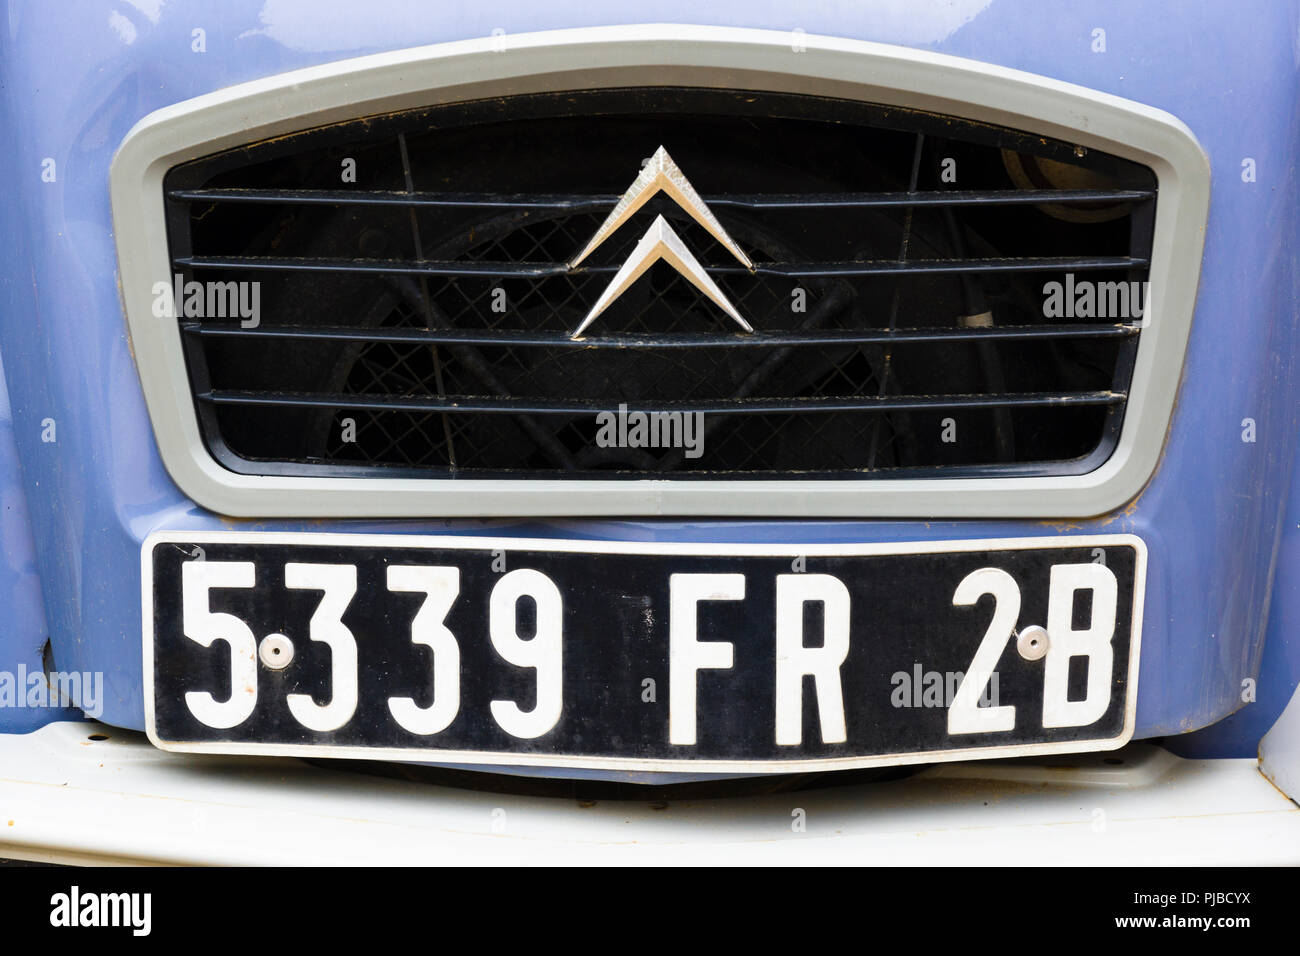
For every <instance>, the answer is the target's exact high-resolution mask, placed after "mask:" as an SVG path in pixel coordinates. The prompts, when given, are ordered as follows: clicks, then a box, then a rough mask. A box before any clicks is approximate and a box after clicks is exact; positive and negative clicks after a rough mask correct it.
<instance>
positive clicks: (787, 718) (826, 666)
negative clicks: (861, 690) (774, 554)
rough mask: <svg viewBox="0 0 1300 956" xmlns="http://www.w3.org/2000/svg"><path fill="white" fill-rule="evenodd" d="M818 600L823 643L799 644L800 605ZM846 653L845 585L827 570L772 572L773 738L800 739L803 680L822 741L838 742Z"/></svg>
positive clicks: (842, 729) (780, 741) (794, 741)
mask: <svg viewBox="0 0 1300 956" xmlns="http://www.w3.org/2000/svg"><path fill="white" fill-rule="evenodd" d="M809 601H820V602H821V603H822V607H823V613H822V630H823V637H822V646H821V647H805V646H804V643H803V638H804V634H803V606H804V604H806V603H807V602H809ZM848 656H849V589H848V588H846V587H845V586H844V582H842V581H841V580H840V579H839V578H836V577H832V576H831V575H829V574H778V575H777V576H776V742H777V743H778V744H783V745H787V746H789V745H795V744H800V743H803V679H804V675H806V674H811V675H812V678H813V686H814V687H815V688H816V689H817V711H818V714H819V716H820V723H821V728H822V743H827V744H842V743H844V741H845V739H847V732H846V730H845V725H844V689H843V687H842V686H841V684H840V667H841V666H842V665H843V664H844V659H845V658H846V657H848Z"/></svg>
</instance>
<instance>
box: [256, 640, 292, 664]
mask: <svg viewBox="0 0 1300 956" xmlns="http://www.w3.org/2000/svg"><path fill="white" fill-rule="evenodd" d="M257 656H258V657H260V658H261V659H262V663H263V664H265V665H266V666H267V667H269V668H271V670H273V671H278V670H283V669H284V668H286V667H288V666H289V662H290V661H292V660H293V641H291V640H289V639H288V638H287V637H285V636H284V635H283V634H268V635H266V637H264V638H262V643H261V644H259V645H258V647H257Z"/></svg>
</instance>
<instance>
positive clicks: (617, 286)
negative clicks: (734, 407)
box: [569, 146, 754, 339]
mask: <svg viewBox="0 0 1300 956" xmlns="http://www.w3.org/2000/svg"><path fill="white" fill-rule="evenodd" d="M660 192H662V193H664V194H666V195H668V196H670V197H672V199H673V200H674V201H676V203H677V205H678V206H680V207H681V208H682V209H683V210H684V211H685V212H687V213H688V214H690V217H691V218H692V219H694V220H695V221H696V222H697V223H699V224H700V225H701V226H703V227H704V228H705V230H707V231H708V233H709V235H711V236H713V238H714V239H716V240H718V242H719V243H721V245H722V247H723V248H724V249H726V250H727V251H728V252H730V253H731V254H732V255H733V256H735V257H736V259H737V260H739V262H740V264H741V265H743V266H744V267H745V268H746V269H751V270H752V269H753V268H754V264H753V263H752V262H751V261H750V260H749V256H747V255H745V253H744V252H742V251H741V250H740V247H739V246H737V245H736V243H735V242H734V241H733V240H732V238H731V237H730V236H729V235H727V230H725V229H723V228H722V223H720V222H718V220H717V217H716V216H714V215H713V213H712V212H711V211H710V210H709V207H708V206H707V205H705V203H704V200H703V199H701V198H700V194H699V193H697V192H696V191H695V188H694V187H693V186H692V185H691V184H690V181H689V180H687V178H686V176H685V175H684V174H683V173H682V171H681V169H680V168H679V167H678V166H677V164H676V163H674V162H673V160H672V157H671V156H669V155H668V150H666V149H664V148H663V147H662V146H660V147H659V148H658V149H657V150H655V153H654V155H653V156H651V157H650V161H649V162H647V163H646V164H645V167H644V168H643V169H642V170H641V173H640V175H639V176H637V178H636V180H635V181H634V182H633V183H632V185H631V186H629V187H628V190H627V192H625V193H623V195H622V196H621V197H619V200H618V203H617V204H616V205H615V206H614V209H613V211H612V212H611V213H610V214H609V216H608V217H606V219H605V221H604V222H603V223H601V224H600V228H599V229H597V230H596V234H595V235H593V236H592V237H591V241H590V242H588V243H587V245H586V247H585V248H584V249H583V250H582V251H581V252H580V253H578V255H577V256H575V257H574V259H573V260H572V261H571V262H570V263H569V267H570V268H573V267H574V266H577V265H578V264H579V263H580V262H582V261H583V260H584V259H586V258H587V257H588V256H589V255H591V254H592V252H594V251H595V250H596V248H597V247H598V246H599V245H600V244H601V243H602V242H604V241H605V240H606V239H608V238H609V237H610V236H611V235H613V234H614V232H615V231H616V230H617V229H618V228H619V227H620V226H621V225H623V223H625V222H627V220H629V219H630V218H632V216H633V214H635V213H636V211H637V210H638V209H640V208H641V207H642V206H644V205H645V204H646V202H648V201H649V200H650V199H651V197H653V196H655V195H656V194H657V193H660ZM661 259H662V260H663V261H664V262H666V263H668V264H669V265H670V266H672V267H673V268H674V269H676V270H677V271H678V272H679V273H681V274H682V275H683V276H685V277H686V278H687V279H688V280H689V281H690V282H691V284H692V285H694V286H695V287H696V288H697V289H699V290H700V291H701V292H702V293H704V295H705V296H707V297H708V299H709V301H711V302H713V303H714V304H715V305H716V306H717V307H718V308H720V309H722V311H723V312H725V313H727V315H729V316H731V317H732V318H733V319H735V320H736V323H737V324H738V325H739V326H740V327H741V328H742V329H744V330H745V331H746V332H753V331H754V329H753V327H752V326H751V325H750V324H749V323H748V322H746V321H745V320H744V319H743V318H741V315H740V313H739V312H738V311H736V307H735V306H733V305H732V304H731V302H730V301H729V300H728V299H727V297H726V295H724V294H723V292H722V290H721V289H719V288H718V284H717V283H716V282H714V281H713V279H712V278H711V277H710V276H709V274H708V273H707V272H706V271H705V270H704V267H703V266H702V265H700V262H699V260H698V259H696V258H695V256H694V255H692V254H691V251H690V249H688V248H686V243H684V242H682V240H681V237H680V236H678V235H677V233H676V231H675V230H674V229H673V227H672V226H670V225H669V224H668V220H666V219H665V218H664V217H663V216H656V217H655V221H654V222H652V223H651V224H650V228H649V229H647V230H646V232H645V235H644V236H642V237H641V241H640V242H638V243H637V244H636V248H635V249H633V250H632V254H631V255H630V256H628V257H627V259H625V260H624V262H623V264H622V265H621V266H619V268H618V271H617V272H616V273H615V274H614V278H613V279H611V280H610V282H609V285H607V286H606V287H605V291H604V292H602V293H601V294H600V298H598V299H597V300H596V304H595V305H593V306H592V307H591V311H590V312H588V313H587V317H586V318H585V319H583V320H582V324H581V325H579V326H578V328H577V329H576V330H575V331H574V332H573V335H572V336H571V337H572V338H575V339H576V338H577V337H578V336H580V335H581V334H582V333H583V332H584V331H585V330H586V329H587V327H588V326H589V325H591V323H592V322H594V321H595V320H596V317H597V316H598V315H600V313H602V312H604V311H605V309H607V308H608V307H609V306H610V304H611V303H612V302H613V301H614V300H615V299H617V298H618V297H619V296H620V295H622V294H623V293H624V292H625V291H626V290H627V289H628V287H630V286H631V285H632V283H634V282H636V280H637V279H639V278H640V277H641V276H642V275H643V274H644V273H645V272H646V270H647V269H649V268H650V267H651V266H652V265H654V264H655V263H656V262H658V261H659V260H661Z"/></svg>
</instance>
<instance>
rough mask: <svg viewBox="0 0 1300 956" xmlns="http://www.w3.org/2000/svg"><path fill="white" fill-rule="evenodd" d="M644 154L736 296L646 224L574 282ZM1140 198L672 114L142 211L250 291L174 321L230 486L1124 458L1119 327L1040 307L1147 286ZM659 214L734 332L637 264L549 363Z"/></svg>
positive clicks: (575, 97)
mask: <svg viewBox="0 0 1300 956" xmlns="http://www.w3.org/2000/svg"><path fill="white" fill-rule="evenodd" d="M661 144H662V145H663V146H665V147H666V149H667V150H668V151H669V153H671V154H672V156H673V158H674V160H676V162H677V163H678V165H679V166H680V167H681V169H682V171H683V172H684V173H685V175H686V176H687V177H688V178H689V179H690V180H691V182H692V184H693V185H694V186H695V187H696V188H697V189H698V191H699V193H700V195H701V196H702V197H703V200H704V202H705V203H706V204H707V205H708V206H709V208H710V209H711V210H712V211H713V213H714V214H715V215H716V216H717V217H718V219H719V220H720V221H721V223H722V225H723V227H724V228H725V229H726V230H727V232H728V233H730V235H731V236H732V237H733V238H734V240H735V241H736V243H737V244H738V245H739V246H740V247H741V248H742V249H744V251H745V252H746V253H747V254H748V255H749V257H750V258H751V259H752V260H753V268H752V269H749V268H746V267H744V266H742V265H741V264H740V263H738V262H737V261H736V259H735V258H733V257H732V256H731V254H730V253H729V252H728V251H727V250H726V249H725V248H724V247H723V246H722V245H721V244H720V243H719V242H718V241H717V240H716V239H715V238H714V237H712V236H711V235H709V233H708V232H706V231H705V230H704V229H703V228H702V227H701V226H700V225H699V224H698V223H696V222H695V221H693V220H692V219H691V218H690V216H688V215H687V214H686V213H685V212H684V211H683V209H682V208H681V207H679V206H677V205H675V204H674V203H673V202H671V201H670V200H668V199H666V198H665V197H662V196H661V197H659V198H657V199H654V200H651V202H650V203H649V204H647V205H646V206H645V207H644V209H642V210H641V211H640V212H638V213H637V214H636V216H635V217H634V218H633V220H632V221H631V222H628V223H625V224H624V225H623V226H622V227H621V228H620V229H619V230H618V231H617V232H615V233H614V234H612V235H611V236H610V237H609V238H608V240H607V241H606V242H605V243H604V244H603V245H602V246H601V247H600V248H599V249H598V250H596V252H595V253H594V254H593V255H592V256H590V257H589V258H587V259H586V260H584V261H583V262H582V263H581V264H580V265H579V266H577V267H571V266H569V265H568V263H569V262H570V261H571V260H572V258H573V257H574V256H575V255H576V254H577V253H578V252H579V251H580V250H581V249H582V248H583V246H584V245H585V244H586V242H587V241H588V240H589V239H590V237H591V236H592V234H593V233H594V232H595V230H596V228H597V227H598V226H599V225H600V224H601V222H602V221H603V220H604V218H605V216H606V214H607V213H608V212H609V210H610V209H611V208H612V207H613V205H614V204H615V202H616V201H617V199H618V197H619V195H620V193H621V191H622V190H623V189H625V188H626V187H627V186H628V185H629V184H630V183H631V181H632V180H633V179H634V178H635V176H636V173H637V170H638V168H639V162H640V161H641V160H643V159H644V158H645V157H647V156H648V155H649V154H650V153H651V152H653V151H654V149H655V147H657V146H659V145H661ZM344 158H351V159H353V160H354V162H355V166H356V169H357V171H358V178H357V181H356V182H355V183H354V184H351V183H350V184H346V185H340V181H339V180H340V177H339V164H340V160H341V159H344ZM950 161H951V162H955V163H956V166H955V167H954V168H956V169H957V170H958V171H959V172H958V173H957V174H956V178H955V180H952V179H949V178H945V177H944V176H941V170H942V169H944V168H946V167H945V166H944V164H945V163H948V162H950ZM1155 186H1156V183H1155V177H1154V176H1153V175H1152V174H1151V172H1150V170H1148V169H1145V168H1144V167H1141V166H1138V165H1136V164H1133V163H1129V162H1126V161H1123V160H1120V159H1117V158H1115V157H1111V156H1106V155H1104V154H1101V153H1097V152H1095V151H1089V150H1085V149H1083V148H1081V147H1078V146H1075V145H1074V144H1070V143H1064V142H1060V141H1056V140H1052V139H1049V138H1044V137H1041V136H1031V135H1026V134H1022V133H1018V132H1015V131H1011V130H1000V129H998V128H996V127H992V126H988V125H986V124H975V123H966V122H964V121H962V120H959V119H955V118H951V117H934V116H931V115H929V114H922V113H911V112H908V111H906V110H898V109H884V108H879V107H874V106H871V105H869V104H861V103H849V102H846V101H840V100H832V99H824V98H817V97H806V96H787V95H776V94H768V93H753V92H745V93H731V92H727V91H716V90H712V91H710V90H672V89H664V90H629V91H603V92H599V93H588V92H582V91H578V92H574V93H565V94H563V95H539V96H519V97H513V98H505V99H499V100H493V101H478V102H472V103H466V104H454V105H452V106H443V107H437V108H433V109H428V110H414V111H409V112H406V113H400V114H391V115H388V116H383V117H369V118H364V119H358V120H357V121H348V122H344V123H340V124H338V125H336V126H333V127H326V128H322V129H319V130H311V131H306V132H303V133H300V134H296V135H292V136H287V137H281V138H279V139H276V140H274V141H269V142H266V143H255V144H250V145H248V146H245V147H241V148H240V149H237V150H232V151H229V152H227V153H223V154H218V155H216V156H213V157H208V158H205V159H201V160H197V161H194V162H191V163H187V164H185V165H183V166H179V167H176V168H175V169H173V170H172V171H171V172H169V173H168V175H167V177H166V178H165V186H164V197H165V199H166V201H167V202H166V208H167V212H168V223H167V225H168V232H169V242H170V248H171V255H172V257H173V267H174V269H175V271H176V273H177V274H178V275H179V276H180V277H181V279H182V280H183V281H185V282H189V281H193V280H197V281H199V282H201V283H203V282H207V283H217V284H220V285H222V286H224V285H227V284H229V283H239V282H246V281H256V282H257V283H258V284H259V286H260V290H261V298H260V301H261V310H262V314H261V315H260V317H259V320H260V321H258V322H255V323H251V324H249V327H244V326H243V325H241V322H240V321H239V318H240V317H237V316H233V315H230V316H228V315H226V314H224V313H222V314H217V315H203V314H202V313H201V312H200V313H198V314H196V313H193V312H188V313H187V311H186V310H185V309H178V313H179V316H180V317H179V319H178V323H179V327H180V330H181V332H182V343H183V347H184V352H185V355H186V361H187V365H188V371H189V375H190V381H191V384H192V389H193V397H194V401H195V409H196V412H197V414H198V417H199V422H200V425H201V429H202V433H203V435H204V437H205V440H206V441H207V443H208V447H209V449H210V450H211V452H212V453H213V455H214V456H215V457H216V458H217V459H218V460H219V461H221V462H222V463H223V464H224V465H225V466H226V467H228V468H231V469H233V470H236V471H243V472H247V473H252V474H278V475H292V474H304V475H331V474H339V475H350V476H356V475H376V476H380V475H388V474H392V475H403V476H410V475H423V476H427V477H440V476H443V477H452V476H455V475H458V474H466V475H469V474H473V475H488V476H495V477H514V478H529V477H549V476H565V475H569V476H591V475H600V474H605V475H608V476H610V477H672V476H682V477H691V476H693V475H694V476H704V475H709V476H730V477H735V478H745V477H764V476H768V477H773V476H789V475H801V476H806V477H816V476H817V475H819V474H822V475H826V476H828V477H852V476H855V475H856V476H863V475H869V476H870V477H873V478H890V477H894V476H908V475H914V474H918V473H924V474H927V475H930V476H938V477H943V476H981V477H982V476H995V475H999V474H1003V475H1016V476H1024V475H1055V474H1077V473H1082V472H1084V471H1087V470H1090V469H1092V468H1095V467H1096V466H1097V465H1098V464H1099V463H1100V462H1101V461H1104V460H1105V458H1106V456H1107V455H1108V454H1109V453H1110V450H1111V449H1112V448H1113V447H1114V444H1115V442H1116V441H1117V440H1118V435H1119V430H1120V427H1121V425H1122V423H1123V418H1124V413H1125V407H1126V399H1127V392H1128V387H1129V379H1130V377H1131V375H1132V371H1133V367H1134V356H1135V354H1136V348H1137V343H1138V341H1139V339H1140V337H1141V334H1142V328H1143V325H1142V323H1141V322H1140V321H1139V318H1140V314H1139V315H1138V316H1134V315H1129V314H1125V315H1118V316H1117V315H1112V314H1107V313H1103V314H1091V315H1089V314H1080V315H1078V316H1073V315H1069V316H1059V317H1058V316H1049V315H1047V314H1046V310H1045V308H1044V305H1043V302H1044V297H1045V294H1046V290H1047V286H1046V283H1049V282H1061V281H1065V279H1066V277H1067V276H1069V275H1074V276H1076V277H1077V278H1078V279H1079V280H1080V281H1081V282H1088V281H1091V282H1094V283H1106V284H1111V285H1114V284H1117V283H1129V282H1134V283H1141V282H1143V281H1145V279H1146V276H1147V270H1148V268H1149V265H1150V257H1151V240H1152V237H1151V228H1150V226H1151V222H1152V221H1153V215H1154V208H1155V204H1156V202H1157V194H1156V188H1155ZM656 215H663V216H664V217H665V218H666V219H667V220H668V222H669V224H670V225H671V227H672V229H673V230H674V231H675V232H677V233H678V235H679V236H680V237H681V239H682V242H683V243H684V244H685V245H686V247H687V248H688V249H689V250H690V251H691V253H692V254H693V255H694V256H695V257H696V258H697V259H698V261H699V262H700V263H701V264H702V265H703V266H704V268H705V269H706V270H707V272H708V273H709V275H710V276H711V277H712V279H713V281H714V282H716V283H717V284H718V286H719V287H720V288H721V290H722V292H723V294H724V295H725V296H726V297H727V298H728V299H729V300H730V301H731V302H733V303H734V305H735V307H736V308H737V310H738V311H739V312H740V313H741V314H742V315H743V316H744V317H745V318H746V319H747V320H748V321H749V322H750V323H751V324H752V325H753V327H754V329H755V331H754V332H753V333H752V334H746V333H743V332H741V331H739V330H738V328H737V326H736V325H735V323H734V322H733V321H732V320H731V319H730V318H728V317H727V316H726V315H724V314H723V312H722V311H721V310H720V309H718V307H717V306H716V305H715V304H713V303H712V302H711V301H709V300H708V299H707V298H706V297H705V296H704V295H703V294H702V293H701V292H700V291H699V290H698V289H697V288H696V287H694V286H692V285H691V284H690V283H688V282H687V280H686V279H684V278H682V276H680V275H678V274H677V273H675V272H673V271H672V270H671V269H670V268H669V267H668V266H666V265H663V264H660V265H656V266H654V267H653V268H652V269H651V270H650V271H649V272H647V273H646V274H644V275H643V276H641V277H640V279H638V280H637V282H636V283H635V284H634V285H633V286H631V287H630V288H629V289H627V290H625V292H624V293H623V295H622V296H621V297H620V298H619V299H618V300H617V301H615V302H614V303H613V305H611V306H610V308H609V309H608V310H607V311H606V312H605V313H603V314H602V315H601V316H600V317H599V318H598V319H597V321H596V322H595V324H594V325H593V326H592V327H591V328H589V329H587V330H586V331H585V332H584V334H583V336H582V337H579V338H572V337H571V334H572V332H573V330H574V329H575V328H577V326H578V325H579V324H580V323H581V321H582V319H583V318H584V316H585V315H586V313H587V311H588V310H589V309H590V308H591V306H592V304H593V303H594V302H595V300H596V298H597V297H598V296H599V295H600V293H601V291H602V290H603V289H604V288H605V286H606V285H607V283H608V282H609V281H610V279H611V277H612V276H613V274H614V273H615V272H616V271H617V270H618V268H619V267H620V265H621V264H622V262H623V261H624V260H625V258H626V257H627V255H628V254H629V253H630V252H631V250H632V248H633V247H634V246H635V244H636V242H637V241H638V239H639V238H640V237H641V235H642V234H643V233H644V232H645V230H646V228H647V227H648V225H649V223H650V221H651V219H652V218H653V217H654V216H656ZM1109 294H1111V295H1112V296H1114V295H1115V294H1116V292H1115V290H1114V289H1112V291H1111V293H1109ZM1125 294H1126V295H1127V290H1125ZM797 296H802V297H803V299H802V302H801V306H800V307H798V308H796V307H795V306H794V304H793V302H794V300H795V297H797ZM497 297H501V298H502V301H503V302H504V303H505V305H504V307H503V308H498V307H497V305H496V304H494V302H495V299H496V298H497ZM1114 301H1119V300H1118V299H1115V300H1114ZM620 406H625V407H626V408H627V409H628V410H630V411H636V412H646V413H655V412H700V413H701V414H702V415H703V416H704V417H703V422H702V425H703V434H704V437H705V447H704V453H703V455H702V456H701V457H699V458H695V457H688V456H687V455H686V454H685V451H684V450H683V448H681V447H678V448H649V449H647V448H639V449H637V448H633V449H621V448H605V447H601V446H600V445H599V443H598V442H597V439H596V434H597V432H596V426H595V415H596V413H599V412H611V411H616V410H617V409H618V408H619V407H620ZM954 427H955V432H953V434H955V436H956V437H955V438H950V437H944V436H947V435H949V434H950V432H952V430H953V428H954ZM345 435H347V436H348V437H346V438H345V437H344V436H345Z"/></svg>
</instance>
